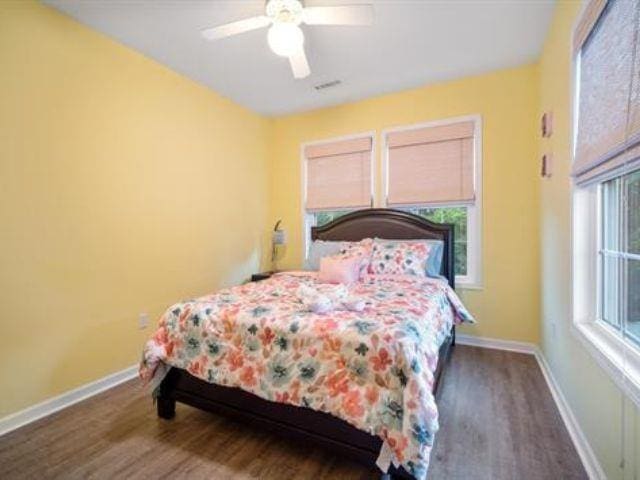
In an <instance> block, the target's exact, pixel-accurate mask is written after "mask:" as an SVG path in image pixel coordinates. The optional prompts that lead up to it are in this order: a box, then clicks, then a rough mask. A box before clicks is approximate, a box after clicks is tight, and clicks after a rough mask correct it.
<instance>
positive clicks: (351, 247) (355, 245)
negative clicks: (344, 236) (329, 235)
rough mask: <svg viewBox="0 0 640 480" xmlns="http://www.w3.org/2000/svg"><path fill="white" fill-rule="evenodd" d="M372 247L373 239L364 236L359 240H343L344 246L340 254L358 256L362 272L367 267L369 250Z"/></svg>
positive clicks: (369, 255) (369, 259) (369, 257)
mask: <svg viewBox="0 0 640 480" xmlns="http://www.w3.org/2000/svg"><path fill="white" fill-rule="evenodd" d="M372 248H373V239H371V238H364V239H362V240H360V241H359V242H344V246H343V247H342V249H341V250H340V254H341V255H342V256H343V257H349V258H351V257H358V258H360V259H361V260H362V263H361V268H362V270H361V273H364V272H366V271H367V270H368V268H369V262H370V261H371V251H372Z"/></svg>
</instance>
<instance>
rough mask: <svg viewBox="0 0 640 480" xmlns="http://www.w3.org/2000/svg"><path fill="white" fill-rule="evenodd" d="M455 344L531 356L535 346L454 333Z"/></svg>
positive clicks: (535, 348)
mask: <svg viewBox="0 0 640 480" xmlns="http://www.w3.org/2000/svg"><path fill="white" fill-rule="evenodd" d="M456 343H458V344H460V345H470V346H473V347H483V348H492V349H494V350H507V351H509V352H518V353H528V354H531V355H533V354H534V353H535V352H536V350H537V348H538V347H537V346H536V345H534V344H533V343H528V342H516V341H514V340H502V339H499V338H487V337H476V336H474V335H464V334H460V333H456Z"/></svg>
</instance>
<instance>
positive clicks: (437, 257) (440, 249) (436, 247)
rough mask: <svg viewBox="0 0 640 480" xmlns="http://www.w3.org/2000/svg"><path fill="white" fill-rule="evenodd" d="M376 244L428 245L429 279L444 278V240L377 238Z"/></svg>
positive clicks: (427, 271) (427, 270)
mask: <svg viewBox="0 0 640 480" xmlns="http://www.w3.org/2000/svg"><path fill="white" fill-rule="evenodd" d="M373 241H374V243H382V244H385V243H389V242H392V243H398V242H402V243H405V242H406V243H426V244H427V245H429V248H430V249H429V258H428V259H427V269H426V273H427V277H433V278H442V275H440V272H441V271H442V256H443V254H444V242H443V241H442V240H387V239H382V238H375V239H374V240H373Z"/></svg>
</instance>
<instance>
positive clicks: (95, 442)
mask: <svg viewBox="0 0 640 480" xmlns="http://www.w3.org/2000/svg"><path fill="white" fill-rule="evenodd" d="M440 393H441V394H440V397H439V405H440V417H441V428H440V431H439V432H438V435H437V441H436V446H435V448H434V450H433V452H432V457H431V467H430V470H429V478H430V480H433V479H465V480H466V479H491V480H497V479H553V480H555V479H573V478H581V479H582V478H587V475H586V473H585V471H584V470H583V468H582V465H581V463H580V460H579V457H578V455H577V453H576V451H575V449H574V447H573V444H572V443H571V440H570V438H569V435H568V433H567V431H566V430H565V428H564V425H563V423H562V419H561V417H560V415H559V413H558V411H557V409H556V407H555V404H554V402H553V399H552V398H551V394H550V393H549V390H548V389H547V386H546V384H545V382H544V379H543V377H542V373H541V372H540V369H539V368H538V366H537V363H536V361H535V359H534V358H533V356H530V355H523V354H517V353H509V352H502V351H497V350H488V349H480V348H474V347H466V346H456V347H455V350H454V353H453V357H452V360H451V364H450V365H449V367H448V369H447V371H446V373H445V378H444V383H443V384H442V390H441V392H440ZM169 477H170V478H189V479H199V478H202V479H205V478H206V479H267V480H268V479H274V480H275V479H278V480H282V479H285V480H301V479H317V480H320V479H334V478H335V479H340V480H348V479H369V478H378V474H377V473H376V472H375V471H371V470H367V469H365V468H363V467H361V466H359V465H357V464H354V463H351V462H349V461H346V460H343V459H340V458H337V457H335V456H333V455H330V454H327V453H325V452H323V451H320V450H318V449H316V448H314V447H313V446H311V445H299V444H296V445H294V444H291V443H287V442H283V441H281V440H280V439H279V438H278V437H275V436H272V435H269V434H266V433H264V432H261V431H259V430H257V429H252V428H251V427H249V426H246V425H243V424H238V423H234V422H232V421H229V420H226V419H225V418H222V417H218V416H215V415H212V414H209V413H204V412H200V411H198V410H195V409H193V408H190V407H186V406H183V405H178V408H177V415H176V418H175V419H174V420H172V421H166V420H160V419H158V418H156V415H155V409H154V408H153V406H152V405H151V400H150V397H149V395H148V393H147V392H146V391H143V390H142V389H141V388H140V386H139V385H138V382H137V381H131V382H128V383H126V384H123V385H121V386H119V387H117V388H114V389H112V390H110V391H108V392H106V393H103V394H101V395H99V396H96V397H93V398H92V399H89V400H86V401H84V402H82V403H80V404H78V405H75V406H73V407H71V408H69V409H67V410H64V411H62V412H60V413H58V414H56V415H53V416H51V417H48V418H46V419H44V420H41V421H39V422H37V423H34V424H31V425H29V426H27V427H24V428H22V429H20V430H17V431H14V432H12V433H10V434H8V435H5V436H3V437H0V479H5V480H6V479H14V478H38V479H43V478H64V479H74V478H82V479H84V478H100V479H102V478H105V479H113V478H126V479H134V478H154V479H155V478H169Z"/></svg>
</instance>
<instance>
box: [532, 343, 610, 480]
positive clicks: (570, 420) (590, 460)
mask: <svg viewBox="0 0 640 480" xmlns="http://www.w3.org/2000/svg"><path fill="white" fill-rule="evenodd" d="M535 356H536V359H537V360H538V365H540V370H542V375H544V378H545V380H546V381H547V385H548V386H549V390H551V395H552V396H553V399H554V400H555V402H556V405H557V407H558V410H559V411H560V415H561V416H562V420H564V424H565V426H566V427H567V431H568V432H569V435H570V436H571V440H573V444H574V446H575V447H576V450H577V451H578V455H580V459H581V460H582V465H584V469H585V470H586V471H587V475H589V478H590V479H591V480H606V478H607V476H606V475H605V473H604V471H603V470H602V467H601V466H600V462H599V461H598V458H597V457H596V455H595V453H594V452H593V449H592V448H591V445H590V444H589V441H588V440H587V437H586V436H585V434H584V432H583V431H582V428H580V424H579V423H578V420H577V419H576V417H575V415H574V414H573V411H572V410H571V407H570V406H569V403H568V402H567V399H566V398H565V396H564V394H563V393H562V390H561V389H560V385H558V382H556V379H555V377H554V376H553V372H552V371H551V368H550V367H549V364H548V363H547V359H546V358H545V356H544V354H543V353H542V351H541V350H540V349H539V348H536V351H535Z"/></svg>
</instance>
